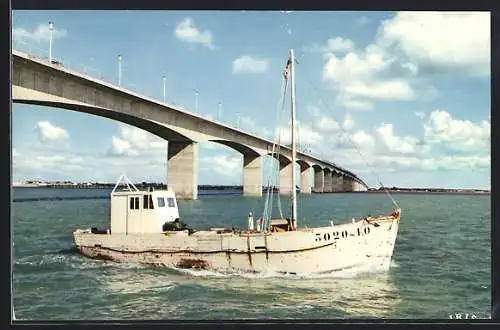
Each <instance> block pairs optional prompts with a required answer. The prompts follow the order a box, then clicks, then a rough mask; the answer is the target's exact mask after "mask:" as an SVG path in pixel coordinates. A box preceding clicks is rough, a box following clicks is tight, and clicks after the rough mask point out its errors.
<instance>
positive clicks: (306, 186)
mask: <svg viewBox="0 0 500 330" xmlns="http://www.w3.org/2000/svg"><path fill="white" fill-rule="evenodd" d="M311 172H312V167H310V166H307V167H306V166H304V167H301V168H300V193H301V194H310V193H311V182H310V181H311Z"/></svg>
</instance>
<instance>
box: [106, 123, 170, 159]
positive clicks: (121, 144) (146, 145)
mask: <svg viewBox="0 0 500 330" xmlns="http://www.w3.org/2000/svg"><path fill="white" fill-rule="evenodd" d="M166 151H167V141H165V140H163V139H161V138H159V137H157V136H155V135H153V134H151V133H149V132H147V131H144V130H142V129H139V128H136V127H132V126H128V125H121V126H120V136H119V137H116V136H113V137H112V140H111V147H110V149H109V150H108V154H110V155H117V156H133V157H135V156H145V155H148V156H152V157H155V156H156V157H163V155H164V154H165V153H166Z"/></svg>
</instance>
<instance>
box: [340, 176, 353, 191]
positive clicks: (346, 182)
mask: <svg viewBox="0 0 500 330" xmlns="http://www.w3.org/2000/svg"><path fill="white" fill-rule="evenodd" d="M355 182H356V181H354V180H353V179H352V178H350V177H347V176H344V178H343V185H342V186H343V187H344V191H354V183H355Z"/></svg>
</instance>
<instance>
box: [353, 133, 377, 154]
mask: <svg viewBox="0 0 500 330" xmlns="http://www.w3.org/2000/svg"><path fill="white" fill-rule="evenodd" d="M351 139H352V141H353V142H354V143H355V145H356V147H357V148H360V147H361V148H364V149H373V148H375V139H374V138H373V136H371V135H370V134H367V133H365V132H364V131H361V130H360V131H356V132H355V133H354V134H352V137H351Z"/></svg>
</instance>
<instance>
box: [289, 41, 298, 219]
mask: <svg viewBox="0 0 500 330" xmlns="http://www.w3.org/2000/svg"><path fill="white" fill-rule="evenodd" d="M290 66H291V68H290V71H291V72H290V73H291V78H290V84H291V89H292V93H291V94H292V224H294V229H296V228H297V189H296V184H295V181H296V178H295V175H296V173H295V162H296V158H297V155H296V153H297V150H296V145H295V120H296V119H295V57H294V54H293V49H290Z"/></svg>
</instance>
